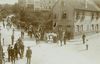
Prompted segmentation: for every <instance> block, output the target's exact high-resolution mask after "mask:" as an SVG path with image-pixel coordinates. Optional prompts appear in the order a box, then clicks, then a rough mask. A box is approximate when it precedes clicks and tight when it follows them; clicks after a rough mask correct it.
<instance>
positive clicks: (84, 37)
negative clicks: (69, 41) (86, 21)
mask: <svg viewBox="0 0 100 64" xmlns="http://www.w3.org/2000/svg"><path fill="white" fill-rule="evenodd" d="M85 39H86V35H85V34H83V35H82V40H83V44H85Z"/></svg>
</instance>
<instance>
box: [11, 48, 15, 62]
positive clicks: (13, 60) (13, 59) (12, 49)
mask: <svg viewBox="0 0 100 64" xmlns="http://www.w3.org/2000/svg"><path fill="white" fill-rule="evenodd" d="M15 53H16V52H15V49H14V48H12V47H11V62H12V64H15Z"/></svg>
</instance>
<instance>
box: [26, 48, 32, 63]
mask: <svg viewBox="0 0 100 64" xmlns="http://www.w3.org/2000/svg"><path fill="white" fill-rule="evenodd" d="M31 55H32V50H31V49H30V47H28V49H27V50H26V58H27V64H31Z"/></svg>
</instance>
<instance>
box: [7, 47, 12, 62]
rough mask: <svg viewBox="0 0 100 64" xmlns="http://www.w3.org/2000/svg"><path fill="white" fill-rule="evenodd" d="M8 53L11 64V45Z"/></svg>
mask: <svg viewBox="0 0 100 64" xmlns="http://www.w3.org/2000/svg"><path fill="white" fill-rule="evenodd" d="M7 51H8V62H10V61H11V46H10V45H9V46H8V48H7Z"/></svg>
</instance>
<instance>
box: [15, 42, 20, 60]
mask: <svg viewBox="0 0 100 64" xmlns="http://www.w3.org/2000/svg"><path fill="white" fill-rule="evenodd" d="M14 49H15V52H16V53H15V56H16V59H18V54H19V55H20V57H21V53H20V49H19V44H18V42H16V43H15V45H14Z"/></svg>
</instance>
